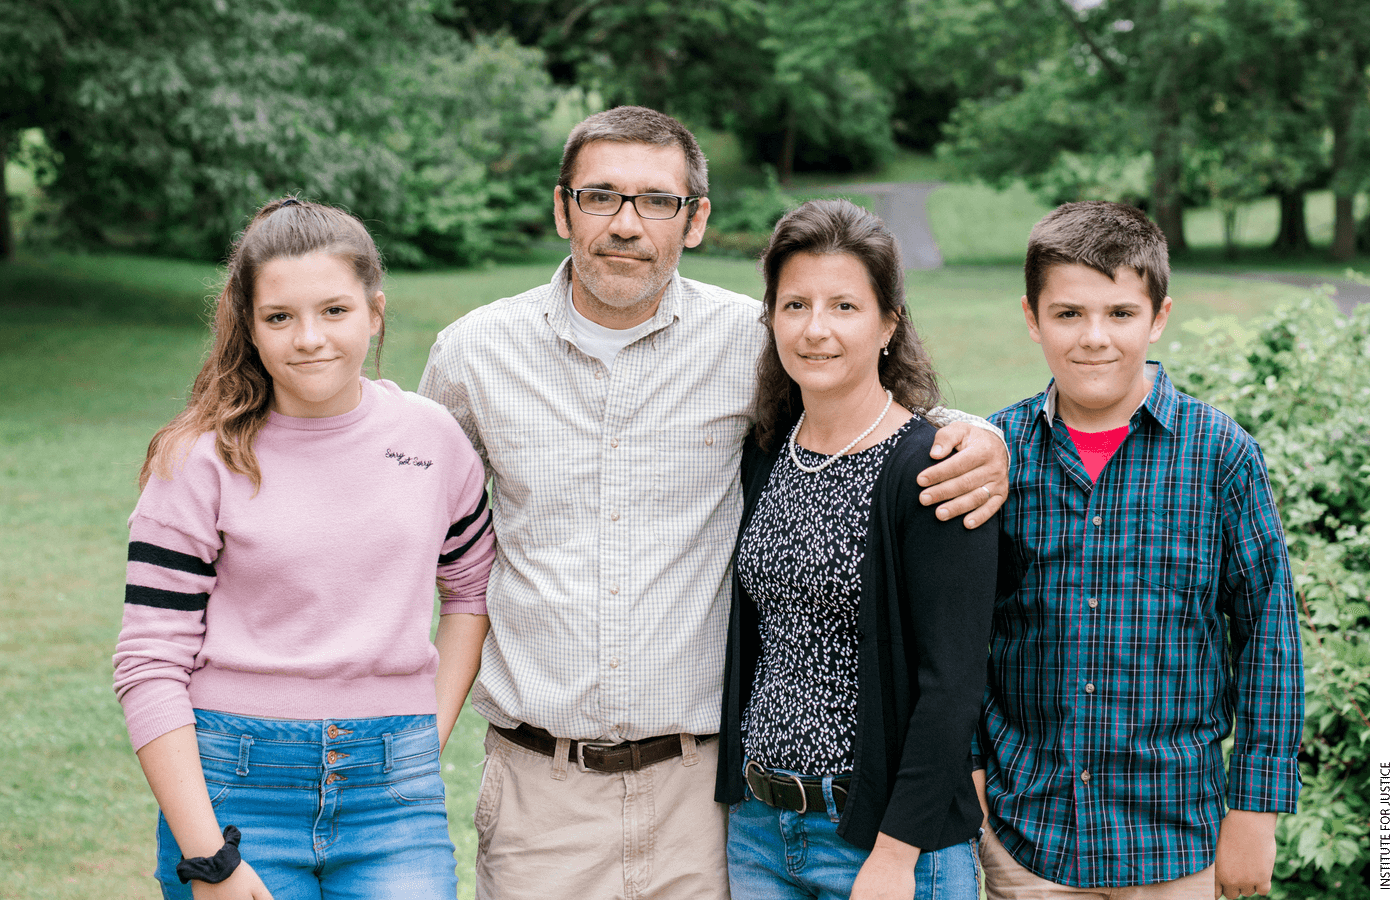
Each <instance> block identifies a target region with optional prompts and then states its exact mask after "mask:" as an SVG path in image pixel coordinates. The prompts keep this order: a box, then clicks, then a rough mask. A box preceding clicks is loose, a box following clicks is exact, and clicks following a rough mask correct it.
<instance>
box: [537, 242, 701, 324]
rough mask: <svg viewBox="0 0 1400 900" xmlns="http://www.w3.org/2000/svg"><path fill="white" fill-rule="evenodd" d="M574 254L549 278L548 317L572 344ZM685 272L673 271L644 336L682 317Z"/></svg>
mask: <svg viewBox="0 0 1400 900" xmlns="http://www.w3.org/2000/svg"><path fill="white" fill-rule="evenodd" d="M572 263H573V257H572V256H569V257H565V259H564V261H563V262H561V263H560V264H559V268H557V269H555V270H554V277H553V278H551V279H550V280H549V286H550V292H549V299H548V301H547V302H546V304H545V311H544V316H545V319H546V320H547V321H548V322H549V325H550V327H551V328H553V329H554V332H555V333H556V334H558V335H559V336H560V337H561V338H563V339H565V340H566V341H569V342H571V343H576V336H575V335H574V326H573V323H572V322H570V321H569V310H568V304H570V303H572V302H573V297H574V286H573V266H572ZM681 291H682V288H681V275H680V272H679V271H676V272H672V273H671V280H670V281H669V282H667V283H666V290H665V292H663V293H662V295H661V303H660V304H659V305H658V306H657V307H656V312H655V313H653V314H652V317H651V318H650V319H648V320H647V322H648V323H649V325H650V327H649V328H648V329H647V330H646V331H645V332H643V333H642V334H641V335H640V337H646V336H647V335H649V334H652V333H654V332H657V331H660V330H661V329H663V328H665V327H666V326H667V325H670V324H671V323H672V322H674V321H675V320H676V319H679V318H680V310H681V308H682V303H681Z"/></svg>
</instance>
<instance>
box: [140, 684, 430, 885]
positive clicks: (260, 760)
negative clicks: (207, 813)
mask: <svg viewBox="0 0 1400 900" xmlns="http://www.w3.org/2000/svg"><path fill="white" fill-rule="evenodd" d="M195 730H196V734H197V735H198V737H199V756H200V760H201V762H203V764H204V780H205V783H206V784H207V785H208V788H209V799H210V800H211V801H212V802H213V804H214V814H215V816H217V817H218V820H219V826H220V827H224V826H227V825H236V826H238V829H239V831H240V832H242V834H243V839H242V843H240V844H239V848H238V849H239V852H240V853H241V854H242V856H243V859H244V860H246V861H247V862H248V863H249V865H251V866H252V867H253V869H254V870H255V871H256V872H257V873H258V877H260V878H261V879H262V880H263V884H265V885H266V886H267V889H268V890H269V891H270V892H271V893H272V896H273V897H276V898H277V900H321V898H326V900H331V898H335V900H351V898H365V900H370V898H373V900H455V898H456V896H457V863H456V859H455V858H454V857H453V847H452V841H451V839H450V838H448V836H447V808H446V793H445V790H444V788H443V783H442V777H441V775H440V774H439V772H438V732H437V723H436V719H435V717H433V716H421V715H420V716H384V717H382V718H374V719H324V720H310V721H301V720H287V719H254V718H248V717H246V716H234V715H229V714H227V713H220V712H210V711H207V710H195ZM156 845H157V849H156V856H157V859H156V873H155V874H156V880H157V881H159V882H160V885H161V890H162V891H163V893H164V896H165V897H166V898H167V900H169V898H190V897H191V896H192V894H191V892H190V886H189V885H187V884H181V883H180V880H179V879H178V878H177V877H176V876H175V866H176V864H177V863H178V862H179V861H180V848H179V846H178V845H176V843H175V838H174V836H173V835H172V834H171V833H170V829H169V827H168V826H167V825H166V823H165V817H164V816H161V818H160V824H159V827H158V830H157V838H156Z"/></svg>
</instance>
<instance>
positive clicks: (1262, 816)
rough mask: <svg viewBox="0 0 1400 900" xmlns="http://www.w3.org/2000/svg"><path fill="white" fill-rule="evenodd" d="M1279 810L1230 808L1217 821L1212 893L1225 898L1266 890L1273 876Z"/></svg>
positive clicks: (1261, 892)
mask: <svg viewBox="0 0 1400 900" xmlns="http://www.w3.org/2000/svg"><path fill="white" fill-rule="evenodd" d="M1277 823H1278V813H1271V812H1249V811H1247V810H1243V809H1232V810H1230V811H1229V812H1227V813H1225V820H1224V821H1223V822H1221V823H1220V840H1219V842H1218V843H1217V844H1216V846H1215V896H1216V897H1220V896H1222V895H1223V896H1224V897H1226V898H1228V900H1235V898H1236V897H1247V896H1249V895H1250V894H1267V893H1268V892H1269V887H1270V883H1271V882H1272V881H1273V877H1274V856H1275V854H1276V853H1277V852H1278V848H1277V846H1276V845H1275V843H1274V826H1275V825H1276V824H1277Z"/></svg>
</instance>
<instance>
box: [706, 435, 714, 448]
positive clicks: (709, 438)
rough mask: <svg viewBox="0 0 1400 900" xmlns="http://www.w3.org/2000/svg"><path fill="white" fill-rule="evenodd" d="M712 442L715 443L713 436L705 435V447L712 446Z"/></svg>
mask: <svg viewBox="0 0 1400 900" xmlns="http://www.w3.org/2000/svg"><path fill="white" fill-rule="evenodd" d="M714 442H715V436H714V435H712V434H707V435H705V446H706V447H708V446H710V445H711V444H713V443H714Z"/></svg>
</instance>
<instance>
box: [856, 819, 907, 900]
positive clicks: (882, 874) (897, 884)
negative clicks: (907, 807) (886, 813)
mask: <svg viewBox="0 0 1400 900" xmlns="http://www.w3.org/2000/svg"><path fill="white" fill-rule="evenodd" d="M918 861H919V848H918V847H915V846H914V845H913V844H906V843H904V842H903V841H899V840H895V839H894V838H892V837H890V836H889V835H887V834H883V833H882V834H881V835H879V836H878V837H877V838H875V849H873V850H871V851H870V855H869V856H868V857H866V859H865V863H864V865H862V866H861V867H860V872H858V873H857V874H856V883H855V884H854V885H852V886H851V900H913V897H914V864H915V863H917V862H918Z"/></svg>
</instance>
